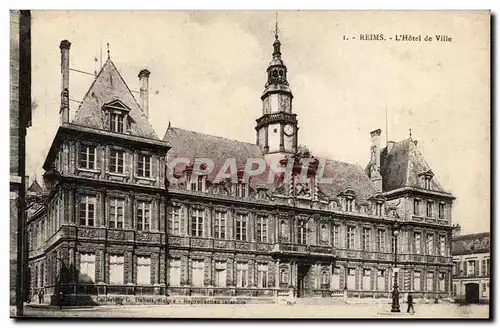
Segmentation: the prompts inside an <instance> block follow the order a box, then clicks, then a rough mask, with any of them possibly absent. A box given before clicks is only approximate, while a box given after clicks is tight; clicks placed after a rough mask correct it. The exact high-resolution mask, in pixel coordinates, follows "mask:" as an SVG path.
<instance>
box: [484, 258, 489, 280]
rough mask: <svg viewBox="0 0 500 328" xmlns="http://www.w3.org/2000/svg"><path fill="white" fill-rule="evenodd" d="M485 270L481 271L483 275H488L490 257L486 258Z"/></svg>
mask: <svg viewBox="0 0 500 328" xmlns="http://www.w3.org/2000/svg"><path fill="white" fill-rule="evenodd" d="M485 261H486V271H485V273H483V275H486V276H489V275H490V259H486V260H485Z"/></svg>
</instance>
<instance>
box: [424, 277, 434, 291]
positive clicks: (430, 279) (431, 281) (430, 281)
mask: <svg viewBox="0 0 500 328" xmlns="http://www.w3.org/2000/svg"><path fill="white" fill-rule="evenodd" d="M426 287H427V291H428V292H433V291H434V272H427V283H426Z"/></svg>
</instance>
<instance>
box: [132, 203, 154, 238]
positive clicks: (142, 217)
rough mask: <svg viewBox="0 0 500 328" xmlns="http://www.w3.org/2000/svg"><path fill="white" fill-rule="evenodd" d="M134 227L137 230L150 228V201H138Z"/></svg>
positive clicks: (148, 229)
mask: <svg viewBox="0 0 500 328" xmlns="http://www.w3.org/2000/svg"><path fill="white" fill-rule="evenodd" d="M136 229H137V231H150V230H151V203H150V202H144V201H138V202H137V210H136Z"/></svg>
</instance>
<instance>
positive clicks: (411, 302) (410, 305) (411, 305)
mask: <svg viewBox="0 0 500 328" xmlns="http://www.w3.org/2000/svg"><path fill="white" fill-rule="evenodd" d="M407 303H408V309H407V310H406V312H407V313H410V309H411V313H415V308H414V307H413V296H412V295H411V293H408V300H407Z"/></svg>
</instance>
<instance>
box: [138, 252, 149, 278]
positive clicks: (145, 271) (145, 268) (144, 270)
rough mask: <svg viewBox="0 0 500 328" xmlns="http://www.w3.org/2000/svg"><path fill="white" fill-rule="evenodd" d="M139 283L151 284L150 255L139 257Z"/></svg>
mask: <svg viewBox="0 0 500 328" xmlns="http://www.w3.org/2000/svg"><path fill="white" fill-rule="evenodd" d="M137 284H139V285H150V284H151V258H149V257H142V256H141V257H138V258H137Z"/></svg>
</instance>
